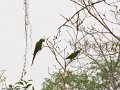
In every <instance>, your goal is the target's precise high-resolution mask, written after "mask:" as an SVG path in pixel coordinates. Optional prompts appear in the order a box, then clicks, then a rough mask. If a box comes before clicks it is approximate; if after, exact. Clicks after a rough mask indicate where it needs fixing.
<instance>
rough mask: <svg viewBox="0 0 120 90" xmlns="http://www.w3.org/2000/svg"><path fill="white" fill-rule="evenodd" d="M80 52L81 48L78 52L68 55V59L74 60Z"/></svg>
mask: <svg viewBox="0 0 120 90" xmlns="http://www.w3.org/2000/svg"><path fill="white" fill-rule="evenodd" d="M78 53H80V50H77V51H76V52H73V53H71V54H70V55H69V56H68V57H66V59H70V60H72V59H74V58H75V57H76V56H77V55H78Z"/></svg>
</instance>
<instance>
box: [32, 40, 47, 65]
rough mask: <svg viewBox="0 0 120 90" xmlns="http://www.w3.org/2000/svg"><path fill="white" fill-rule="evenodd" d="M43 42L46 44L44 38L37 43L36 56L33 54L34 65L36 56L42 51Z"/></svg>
mask: <svg viewBox="0 0 120 90" xmlns="http://www.w3.org/2000/svg"><path fill="white" fill-rule="evenodd" d="M43 42H45V39H43V38H42V39H40V40H39V41H38V42H37V43H36V45H35V49H34V54H33V59H32V64H33V62H34V59H35V56H36V54H37V52H38V51H40V50H41V49H42V43H43ZM32 64H31V66H32Z"/></svg>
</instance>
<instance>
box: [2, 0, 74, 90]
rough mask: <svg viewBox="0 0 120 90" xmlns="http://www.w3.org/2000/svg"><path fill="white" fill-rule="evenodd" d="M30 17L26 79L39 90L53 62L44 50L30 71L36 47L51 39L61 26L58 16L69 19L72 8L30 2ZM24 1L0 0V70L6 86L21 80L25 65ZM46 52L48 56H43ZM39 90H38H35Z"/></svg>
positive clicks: (64, 2)
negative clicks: (30, 41) (30, 40)
mask: <svg viewBox="0 0 120 90" xmlns="http://www.w3.org/2000/svg"><path fill="white" fill-rule="evenodd" d="M29 1H30V3H29V4H30V5H29V15H30V22H31V25H32V41H33V42H32V44H33V45H32V46H33V47H32V48H31V50H30V52H29V54H30V56H29V57H28V60H27V75H26V78H27V79H33V80H34V81H33V83H34V85H35V87H37V88H40V84H41V83H42V82H43V78H45V77H47V76H48V67H50V70H51V72H52V70H53V69H52V68H53V65H54V64H55V60H54V58H53V56H52V55H51V53H50V52H49V51H46V50H47V49H44V50H43V51H42V52H40V54H39V55H37V57H36V59H35V62H34V65H33V66H32V67H31V66H30V64H31V58H32V53H33V50H34V45H35V43H36V42H37V41H38V40H39V39H40V38H41V37H43V36H46V37H51V36H53V35H55V34H56V32H57V28H58V27H59V26H60V25H61V24H62V23H63V22H64V19H63V18H62V17H61V16H60V15H59V14H63V15H65V16H70V15H72V14H73V13H74V8H73V7H74V5H73V4H72V3H71V2H69V0H29ZM23 7H24V6H23V0H0V69H5V70H6V73H5V76H6V78H7V84H10V83H12V84H13V83H15V82H16V81H18V80H19V79H20V76H21V72H22V67H23V63H24V50H25V32H24V9H23ZM46 52H47V53H46ZM37 90H38V89H37Z"/></svg>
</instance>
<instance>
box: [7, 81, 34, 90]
mask: <svg viewBox="0 0 120 90" xmlns="http://www.w3.org/2000/svg"><path fill="white" fill-rule="evenodd" d="M31 81H32V80H28V81H25V80H21V81H19V82H16V83H15V85H9V86H8V88H7V90H21V89H22V90H29V89H30V88H32V90H34V86H33V85H32V84H31V83H30V82H31Z"/></svg>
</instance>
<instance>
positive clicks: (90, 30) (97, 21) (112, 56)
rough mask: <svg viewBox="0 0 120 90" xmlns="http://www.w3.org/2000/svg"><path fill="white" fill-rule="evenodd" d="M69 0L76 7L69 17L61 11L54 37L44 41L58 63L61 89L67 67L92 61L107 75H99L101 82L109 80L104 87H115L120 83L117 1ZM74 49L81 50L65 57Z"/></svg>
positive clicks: (80, 66)
mask: <svg viewBox="0 0 120 90" xmlns="http://www.w3.org/2000/svg"><path fill="white" fill-rule="evenodd" d="M70 1H71V2H73V3H74V4H75V5H76V10H77V11H76V12H75V13H74V14H73V15H72V16H71V17H65V16H63V15H61V16H62V17H63V18H64V19H65V20H66V21H65V23H63V24H62V25H61V26H60V27H59V28H58V33H57V35H56V36H54V39H53V40H50V39H47V41H46V44H47V47H48V48H49V49H50V50H51V51H52V53H53V55H54V56H55V60H56V61H57V62H58V64H59V65H60V67H61V68H60V69H59V73H61V77H62V78H63V79H62V80H63V82H64V90H67V88H66V84H67V83H66V80H65V77H66V74H67V71H69V70H70V71H71V70H73V71H76V70H77V71H80V72H82V70H83V68H88V67H92V66H91V65H95V66H96V68H97V70H96V72H94V74H96V73H97V72H98V71H99V70H100V71H102V72H104V74H105V75H106V76H105V78H104V79H103V80H102V79H101V82H102V83H109V84H107V85H108V86H107V88H106V89H108V90H117V89H118V87H119V86H120V68H119V67H120V37H119V35H120V30H119V28H120V7H119V2H120V1H119V0H116V1H115V0H113V1H112V0H70ZM67 34H68V35H67ZM67 36H69V38H67ZM76 50H80V54H79V55H78V57H76V58H75V60H72V61H69V60H66V57H67V56H68V54H70V52H74V51H76ZM101 78H103V77H102V76H101ZM106 89H105V90H106Z"/></svg>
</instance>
